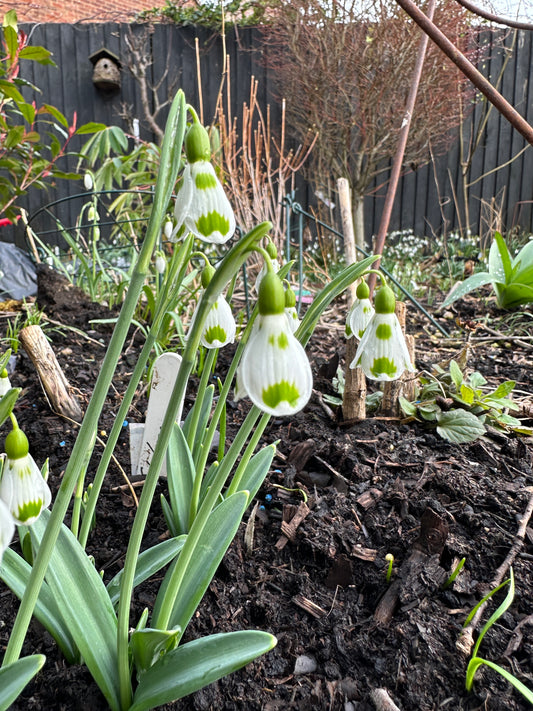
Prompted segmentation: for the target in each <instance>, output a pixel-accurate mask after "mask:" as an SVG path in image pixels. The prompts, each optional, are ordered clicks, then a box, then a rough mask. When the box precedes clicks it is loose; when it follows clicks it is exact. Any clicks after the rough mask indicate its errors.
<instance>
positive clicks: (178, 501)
mask: <svg viewBox="0 0 533 711" xmlns="http://www.w3.org/2000/svg"><path fill="white" fill-rule="evenodd" d="M194 476H195V468H194V462H193V459H192V454H191V450H190V449H189V445H188V444H187V440H186V438H185V434H184V432H183V431H182V429H181V427H180V426H179V425H178V424H175V425H174V429H173V431H172V436H171V437H170V440H169V443H168V449H167V482H168V494H169V498H170V507H171V509H172V513H173V520H174V529H175V531H176V533H177V534H183V533H187V531H188V530H189V508H190V504H191V494H192V487H193V482H194Z"/></svg>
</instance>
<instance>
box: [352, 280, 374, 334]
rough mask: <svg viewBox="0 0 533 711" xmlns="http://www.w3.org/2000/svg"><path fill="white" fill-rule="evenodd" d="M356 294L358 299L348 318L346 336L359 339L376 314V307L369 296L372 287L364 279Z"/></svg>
mask: <svg viewBox="0 0 533 711" xmlns="http://www.w3.org/2000/svg"><path fill="white" fill-rule="evenodd" d="M355 295H356V299H355V301H354V302H353V305H352V308H351V309H350V311H349V312H348V317H347V319H346V338H351V337H352V336H355V337H356V338H357V340H359V339H360V338H361V336H362V335H363V333H364V332H365V329H366V327H367V326H368V324H369V323H370V319H371V318H372V316H373V315H374V307H373V306H372V302H371V301H370V299H369V298H368V297H369V295H370V289H369V288H368V284H367V283H366V281H362V282H361V283H360V284H359V285H358V286H357V290H356V292H355Z"/></svg>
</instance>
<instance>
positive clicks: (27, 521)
mask: <svg viewBox="0 0 533 711" xmlns="http://www.w3.org/2000/svg"><path fill="white" fill-rule="evenodd" d="M4 446H5V452H6V461H5V463H4V469H3V472H2V479H1V481H0V499H2V500H3V502H4V503H5V504H6V506H7V507H8V509H9V511H10V512H11V516H12V517H13V519H14V521H15V523H17V524H21V525H25V526H30V525H31V524H32V523H33V522H34V521H36V520H37V518H38V517H39V516H40V514H41V511H42V510H43V508H47V507H48V506H49V505H50V502H51V500H52V494H51V492H50V488H49V486H48V484H47V483H46V481H45V480H44V478H43V476H42V475H41V472H40V470H39V467H38V466H37V464H36V463H35V461H34V460H33V457H32V456H31V455H30V454H29V444H28V439H27V437H26V435H25V434H24V432H22V430H21V429H19V427H17V426H15V427H14V428H13V429H12V430H11V432H10V433H9V434H8V435H7V437H6V440H5V445H4Z"/></svg>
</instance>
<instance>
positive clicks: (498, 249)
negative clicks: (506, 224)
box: [489, 232, 513, 284]
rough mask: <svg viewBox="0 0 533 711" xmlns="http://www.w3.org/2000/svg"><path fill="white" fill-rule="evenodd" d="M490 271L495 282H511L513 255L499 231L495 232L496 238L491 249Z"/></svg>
mask: <svg viewBox="0 0 533 711" xmlns="http://www.w3.org/2000/svg"><path fill="white" fill-rule="evenodd" d="M489 272H490V273H491V276H492V278H493V280H494V281H495V282H498V283H499V284H510V283H511V279H512V276H513V265H512V262H511V255H510V254H509V249H508V248H507V244H506V243H505V240H504V238H503V237H502V236H501V234H500V233H499V232H495V233H494V239H493V241H492V244H491V245H490V250H489Z"/></svg>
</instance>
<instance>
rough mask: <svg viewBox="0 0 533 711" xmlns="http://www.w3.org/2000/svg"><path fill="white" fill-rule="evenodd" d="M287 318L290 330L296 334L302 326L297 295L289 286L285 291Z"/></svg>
mask: <svg viewBox="0 0 533 711" xmlns="http://www.w3.org/2000/svg"><path fill="white" fill-rule="evenodd" d="M285 316H286V317H287V321H288V323H289V328H290V329H291V331H292V332H293V333H294V332H295V331H296V330H297V329H298V326H299V325H300V319H299V318H298V311H297V310H296V294H295V293H294V291H293V290H292V289H291V287H290V285H287V288H286V289H285Z"/></svg>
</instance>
